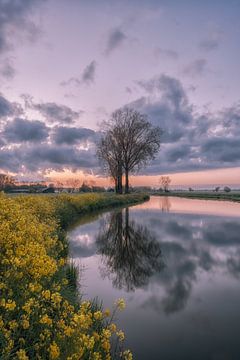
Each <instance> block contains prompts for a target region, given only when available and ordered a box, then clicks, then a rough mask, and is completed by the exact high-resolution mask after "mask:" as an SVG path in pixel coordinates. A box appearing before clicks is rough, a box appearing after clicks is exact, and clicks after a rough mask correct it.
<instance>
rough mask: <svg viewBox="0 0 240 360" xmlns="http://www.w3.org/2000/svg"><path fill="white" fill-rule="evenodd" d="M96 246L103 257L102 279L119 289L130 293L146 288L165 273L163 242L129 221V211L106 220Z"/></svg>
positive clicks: (145, 229) (112, 214)
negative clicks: (153, 279) (158, 275)
mask: <svg viewBox="0 0 240 360" xmlns="http://www.w3.org/2000/svg"><path fill="white" fill-rule="evenodd" d="M96 244H97V253H98V254H100V255H102V257H103V258H102V263H103V267H102V275H103V277H105V276H108V277H109V278H110V279H111V280H112V283H113V286H114V287H116V288H118V289H125V290H126V291H128V292H129V291H134V290H135V289H136V288H139V287H144V286H145V285H147V284H148V281H149V278H150V277H151V276H152V275H153V274H155V273H160V271H161V270H162V269H163V260H162V253H161V246H160V242H159V241H157V240H156V238H155V236H154V234H153V233H152V232H150V231H149V229H148V228H147V227H146V226H143V225H140V224H138V223H136V222H135V221H134V220H132V219H129V208H126V209H124V210H120V211H116V212H113V213H111V214H110V215H109V216H108V217H107V218H106V219H105V220H104V222H103V224H102V226H101V230H100V232H99V234H98V236H97V240H96Z"/></svg>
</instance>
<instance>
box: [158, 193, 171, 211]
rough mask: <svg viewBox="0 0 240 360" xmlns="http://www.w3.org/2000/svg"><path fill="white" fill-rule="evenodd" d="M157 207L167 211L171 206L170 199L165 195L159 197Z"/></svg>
mask: <svg viewBox="0 0 240 360" xmlns="http://www.w3.org/2000/svg"><path fill="white" fill-rule="evenodd" d="M159 207H160V208H161V209H162V212H169V211H170V208H171V201H170V199H169V198H168V197H167V196H164V197H162V198H161V199H160V202H159Z"/></svg>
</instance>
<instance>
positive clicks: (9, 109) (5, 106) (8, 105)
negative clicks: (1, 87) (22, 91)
mask: <svg viewBox="0 0 240 360" xmlns="http://www.w3.org/2000/svg"><path fill="white" fill-rule="evenodd" d="M21 113H22V109H21V106H20V105H19V104H17V103H15V102H10V101H8V100H7V99H6V98H5V97H4V96H3V95H1V93H0V119H1V118H5V117H9V116H14V115H19V114H21Z"/></svg>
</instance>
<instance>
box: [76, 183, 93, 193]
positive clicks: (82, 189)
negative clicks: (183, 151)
mask: <svg viewBox="0 0 240 360" xmlns="http://www.w3.org/2000/svg"><path fill="white" fill-rule="evenodd" d="M79 191H80V192H92V187H91V186H89V185H88V184H87V183H86V182H83V183H82V185H81V187H80V188H79Z"/></svg>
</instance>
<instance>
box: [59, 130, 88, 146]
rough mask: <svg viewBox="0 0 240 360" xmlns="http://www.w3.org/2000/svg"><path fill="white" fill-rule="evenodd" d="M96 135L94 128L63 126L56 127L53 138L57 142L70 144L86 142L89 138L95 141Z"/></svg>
mask: <svg viewBox="0 0 240 360" xmlns="http://www.w3.org/2000/svg"><path fill="white" fill-rule="evenodd" d="M94 137H95V131H93V130H90V129H85V128H76V127H63V126H59V127H56V128H55V131H54V134H53V140H54V142H55V143H56V144H68V145H73V144H78V143H80V142H81V143H85V142H87V140H91V141H93V140H94Z"/></svg>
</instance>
